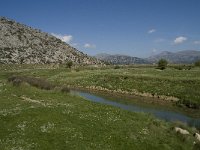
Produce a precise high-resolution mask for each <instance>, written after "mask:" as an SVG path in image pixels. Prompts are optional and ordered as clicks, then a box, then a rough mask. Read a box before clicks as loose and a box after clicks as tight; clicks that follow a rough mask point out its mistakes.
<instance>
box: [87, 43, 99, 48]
mask: <svg viewBox="0 0 200 150" xmlns="http://www.w3.org/2000/svg"><path fill="white" fill-rule="evenodd" d="M84 47H85V48H96V45H94V44H89V43H86V44H84Z"/></svg>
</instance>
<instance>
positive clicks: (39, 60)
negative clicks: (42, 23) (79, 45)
mask: <svg viewBox="0 0 200 150" xmlns="http://www.w3.org/2000/svg"><path fill="white" fill-rule="evenodd" d="M67 61H73V62H74V63H77V64H99V63H101V62H100V61H98V60H96V59H95V58H92V57H89V56H87V55H86V54H83V53H82V52H80V51H78V50H77V49H75V48H73V47H71V46H70V45H69V44H66V43H65V42H62V41H61V40H60V39H58V38H56V37H54V36H52V35H50V34H48V33H44V32H41V31H40V30H37V29H33V28H31V27H28V26H26V25H23V24H20V23H17V22H15V21H13V20H9V19H7V18H4V17H0V64H46V63H66V62H67Z"/></svg>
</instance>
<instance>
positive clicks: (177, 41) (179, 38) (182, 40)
mask: <svg viewBox="0 0 200 150" xmlns="http://www.w3.org/2000/svg"><path fill="white" fill-rule="evenodd" d="M185 41H187V37H184V36H179V37H177V38H176V39H175V40H174V44H181V43H183V42H185Z"/></svg>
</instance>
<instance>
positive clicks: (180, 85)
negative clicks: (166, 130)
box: [18, 66, 200, 109]
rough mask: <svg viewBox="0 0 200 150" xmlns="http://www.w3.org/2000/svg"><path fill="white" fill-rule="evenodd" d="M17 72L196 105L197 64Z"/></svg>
mask: <svg viewBox="0 0 200 150" xmlns="http://www.w3.org/2000/svg"><path fill="white" fill-rule="evenodd" d="M18 74H19V75H26V76H35V77H41V78H45V79H47V80H49V81H51V82H53V83H55V84H59V85H66V86H70V87H80V88H88V89H90V90H92V89H96V90H102V91H108V92H116V93H122V94H132V95H139V96H146V97H154V98H157V99H161V100H165V101H172V102H174V103H176V105H178V106H181V107H185V106H186V107H188V108H193V109H199V108H200V92H199V91H200V68H198V67H194V68H192V69H183V70H180V69H177V67H176V66H175V67H170V68H167V69H165V70H159V69H156V67H155V66H131V67H121V68H118V69H115V67H104V68H95V67H85V68H84V67H77V68H76V69H66V68H64V67H61V68H59V69H53V70H52V69H43V70H41V69H36V70H31V71H29V70H28V71H24V72H20V71H19V72H18Z"/></svg>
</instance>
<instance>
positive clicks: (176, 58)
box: [95, 50, 200, 65]
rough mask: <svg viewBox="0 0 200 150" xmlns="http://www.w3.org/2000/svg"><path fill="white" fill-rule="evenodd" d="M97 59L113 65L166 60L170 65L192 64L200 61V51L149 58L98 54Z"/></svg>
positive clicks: (165, 53)
mask: <svg viewBox="0 0 200 150" xmlns="http://www.w3.org/2000/svg"><path fill="white" fill-rule="evenodd" d="M95 57H96V58H97V59H99V60H102V61H105V62H107V63H111V64H122V65H123V64H152V63H157V62H158V61H159V60H160V59H166V60H167V61H168V62H169V63H175V64H191V63H194V62H196V61H197V60H200V51H195V50H185V51H179V52H168V51H164V52H161V53H160V54H156V55H153V56H150V57H148V58H138V57H132V56H126V55H110V54H105V53H102V54H97V55H96V56H95Z"/></svg>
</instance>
